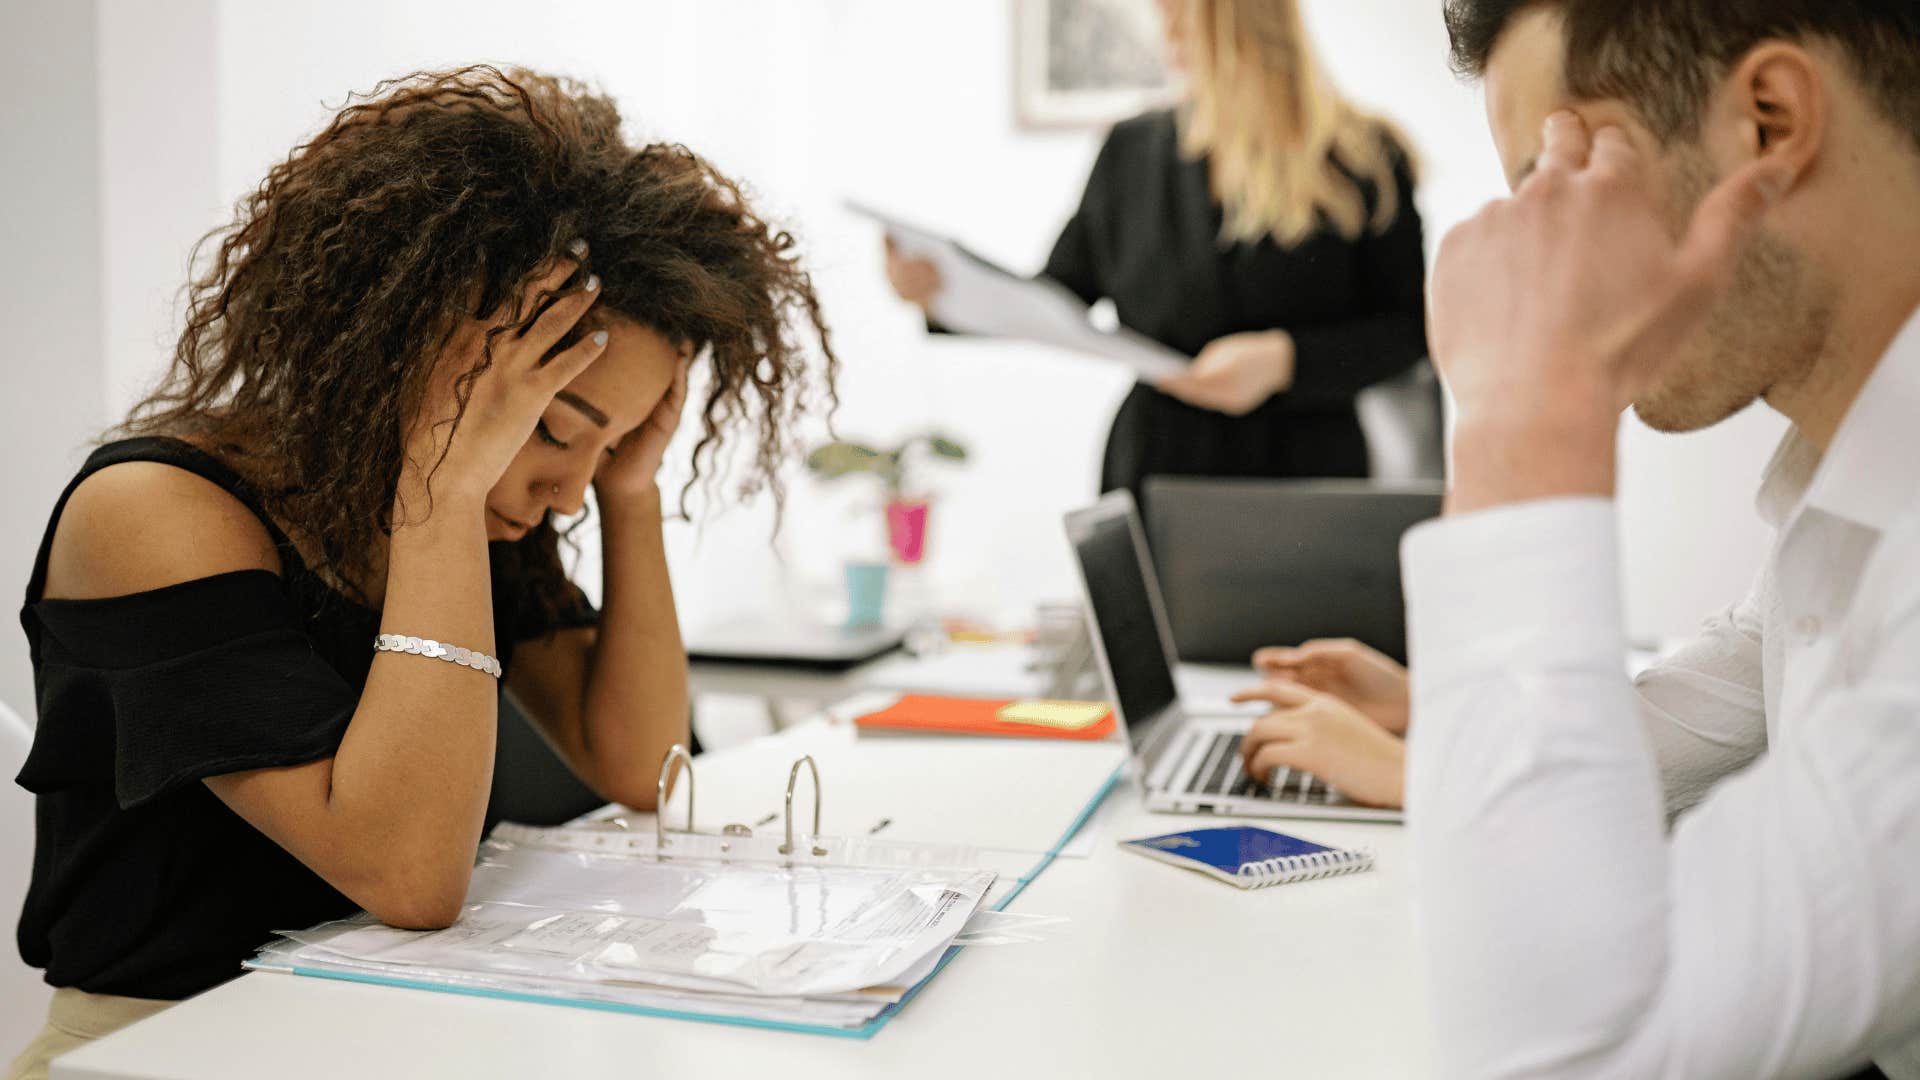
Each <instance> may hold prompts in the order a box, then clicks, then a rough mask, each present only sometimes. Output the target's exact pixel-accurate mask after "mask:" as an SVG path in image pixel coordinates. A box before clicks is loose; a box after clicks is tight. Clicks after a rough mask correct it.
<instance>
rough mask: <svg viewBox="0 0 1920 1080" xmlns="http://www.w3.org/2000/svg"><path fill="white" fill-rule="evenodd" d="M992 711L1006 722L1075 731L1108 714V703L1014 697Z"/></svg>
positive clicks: (1095, 722)
mask: <svg viewBox="0 0 1920 1080" xmlns="http://www.w3.org/2000/svg"><path fill="white" fill-rule="evenodd" d="M995 715H996V716H998V717H999V719H1000V720H1001V721H1003V722H1005V723H1008V724H1035V725H1038V726H1040V727H1051V728H1063V729H1065V730H1068V731H1078V730H1080V729H1081V728H1086V727H1091V726H1093V725H1094V724H1097V723H1099V722H1100V718H1101V717H1103V716H1105V715H1107V706H1106V705H1105V704H1104V703H1103V702H1098V701H1038V700H1036V701H1015V702H1012V703H1010V704H1007V705H1002V706H1001V707H1000V711H999V712H998V713H997V714H995Z"/></svg>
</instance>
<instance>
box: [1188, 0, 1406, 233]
mask: <svg viewBox="0 0 1920 1080" xmlns="http://www.w3.org/2000/svg"><path fill="white" fill-rule="evenodd" d="M1174 17H1175V18H1179V19H1184V20H1185V23H1184V29H1185V31H1186V32H1185V34H1184V35H1183V36H1184V38H1185V49H1186V54H1187V67H1188V71H1189V77H1190V79H1191V82H1192V89H1191V91H1190V93H1189V96H1188V100H1187V104H1186V105H1185V107H1184V108H1183V109H1182V110H1181V131H1180V148H1181V150H1182V151H1183V152H1185V153H1186V154H1188V155H1191V156H1193V157H1196V158H1198V157H1205V158H1206V159H1207V162H1208V167H1209V170H1210V172H1211V173H1212V177H1213V193H1214V196H1215V197H1216V198H1218V199H1219V200H1220V203H1221V207H1222V209H1223V210H1224V211H1225V220H1224V222H1223V224H1222V227H1221V240H1222V241H1224V242H1229V243H1230V242H1234V241H1248V242H1251V241H1255V240H1258V239H1260V238H1261V237H1262V236H1268V235H1271V236H1272V237H1273V238H1274V239H1275V240H1277V241H1278V242H1279V243H1280V244H1282V245H1283V246H1288V247H1291V246H1292V245H1294V244H1297V243H1299V242H1300V241H1302V240H1304V239H1306V238H1307V237H1308V236H1309V235H1310V234H1312V233H1313V232H1314V231H1315V229H1316V228H1317V227H1318V225H1319V219H1320V217H1321V216H1322V215H1324V216H1325V217H1326V220H1327V221H1328V222H1330V223H1331V224H1332V226H1333V228H1334V229H1335V230H1336V231H1338V232H1339V234H1340V235H1341V236H1343V237H1345V238H1346V239H1348V240H1353V239H1356V238H1357V237H1359V235H1360V232H1361V230H1362V229H1363V228H1367V227H1371V228H1372V229H1373V231H1375V232H1382V231H1384V230H1385V229H1386V228H1387V227H1388V226H1389V225H1391V224H1392V223H1393V220H1394V218H1395V217H1397V216H1398V215H1399V213H1400V186H1399V181H1398V178H1397V177H1396V176H1395V172H1394V166H1395V159H1396V156H1397V155H1398V154H1404V155H1406V156H1405V158H1404V160H1405V162H1406V167H1407V168H1408V169H1409V170H1411V169H1412V168H1413V167H1414V166H1413V161H1412V155H1411V151H1409V150H1406V149H1404V147H1405V141H1404V140H1403V139H1402V138H1401V137H1400V133H1399V132H1398V131H1397V130H1396V129H1395V128H1394V126H1393V125H1392V124H1391V123H1390V122H1388V121H1387V120H1385V119H1383V118H1381V117H1378V116H1373V115H1371V114H1368V113H1365V112H1363V111H1361V110H1360V109H1358V108H1355V107H1354V106H1353V105H1352V104H1351V103H1350V102H1348V101H1347V100H1346V99H1345V98H1343V97H1341V96H1340V92H1339V91H1338V90H1337V89H1335V88H1334V85H1333V83H1332V82H1331V81H1330V80H1329V79H1328V78H1327V76H1326V73H1325V72H1324V71H1322V70H1321V67H1320V63H1319V61H1318V59H1317V58H1315V56H1314V54H1313V47H1312V45H1311V43H1310V42H1308V41H1307V36H1306V28H1305V26H1304V25H1303V23H1302V22H1301V19H1300V8H1299V6H1298V4H1297V3H1296V0H1184V2H1183V3H1182V4H1180V5H1178V6H1177V7H1176V8H1175V13H1174ZM1343 169H1344V171H1343ZM1356 179H1357V180H1359V181H1362V182H1365V183H1368V184H1371V185H1372V187H1373V190H1374V192H1375V193H1376V194H1375V201H1374V206H1373V214H1372V217H1371V218H1369V217H1368V214H1367V205H1366V197H1365V194H1364V192H1363V190H1362V188H1361V186H1360V184H1358V183H1356V182H1355V181H1356Z"/></svg>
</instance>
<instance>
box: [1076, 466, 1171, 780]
mask: <svg viewBox="0 0 1920 1080" xmlns="http://www.w3.org/2000/svg"><path fill="white" fill-rule="evenodd" d="M1103 505H1105V504H1103ZM1138 522H1139V518H1138V515H1136V514H1135V513H1134V511H1133V508H1132V503H1131V500H1128V505H1127V510H1126V512H1125V513H1116V514H1103V513H1097V512H1090V513H1086V514H1075V515H1072V516H1071V517H1069V518H1068V526H1067V532H1068V536H1069V538H1070V539H1071V540H1072V541H1073V550H1074V557H1075V558H1077V559H1078V560H1079V561H1080V571H1081V573H1082V574H1083V575H1085V578H1086V584H1087V601H1088V603H1089V604H1091V605H1092V607H1093V621H1094V624H1095V627H1096V629H1097V632H1098V633H1099V635H1100V645H1101V648H1102V649H1103V650H1104V651H1105V653H1106V658H1107V677H1108V678H1109V679H1110V680H1111V683H1112V687H1113V693H1114V696H1115V697H1116V698H1117V699H1118V704H1119V706H1120V716H1121V719H1123V720H1125V721H1126V723H1127V731H1128V734H1129V735H1131V736H1132V739H1133V744H1134V746H1135V747H1136V748H1137V747H1140V746H1142V745H1144V744H1145V743H1146V740H1147V736H1148V735H1149V734H1151V732H1150V730H1149V729H1150V727H1151V726H1152V722H1153V721H1154V720H1156V719H1157V718H1159V717H1160V716H1161V715H1162V714H1163V713H1164V712H1165V711H1166V710H1167V708H1168V707H1169V706H1171V705H1172V704H1173V703H1174V701H1175V700H1176V699H1177V697H1178V691H1177V690H1176V689H1175V688H1174V683H1173V669H1172V665H1171V664H1170V663H1169V661H1168V657H1167V651H1166V647H1165V645H1164V644H1163V642H1164V641H1165V638H1164V636H1163V635H1162V633H1161V628H1160V624H1159V613H1158V612H1157V611H1156V605H1157V603H1158V600H1159V598H1158V597H1157V596H1154V595H1153V592H1152V590H1153V588H1154V586H1153V585H1152V584H1151V583H1150V579H1149V577H1148V576H1147V575H1148V573H1149V572H1150V571H1148V570H1147V569H1146V566H1145V560H1146V554H1147V553H1146V552H1145V551H1144V550H1143V549H1142V546H1141V545H1140V543H1139V542H1138V541H1137V540H1136V539H1135V537H1137V536H1138V535H1139V531H1140V526H1139V524H1138Z"/></svg>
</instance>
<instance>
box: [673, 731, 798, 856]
mask: <svg viewBox="0 0 1920 1080" xmlns="http://www.w3.org/2000/svg"><path fill="white" fill-rule="evenodd" d="M802 765H805V766H806V767H807V770H808V771H809V772H811V773H813V832H812V833H811V834H810V835H812V836H819V835H820V766H818V765H815V764H814V763H813V755H812V754H808V755H806V756H805V757H802V758H800V759H799V760H797V761H795V762H794V763H793V770H792V771H791V772H789V773H787V842H786V843H784V844H781V845H780V854H782V855H792V854H793V786H794V785H795V784H797V783H799V782H800V766H802ZM688 794H689V795H691V794H692V792H688ZM826 853H827V849H826V848H823V847H821V846H820V845H818V844H815V845H813V854H815V855H825V854H826Z"/></svg>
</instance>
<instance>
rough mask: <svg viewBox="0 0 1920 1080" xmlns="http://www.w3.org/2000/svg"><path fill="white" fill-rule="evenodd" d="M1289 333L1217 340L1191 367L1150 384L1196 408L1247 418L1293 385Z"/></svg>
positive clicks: (1265, 332) (1252, 333)
mask: <svg viewBox="0 0 1920 1080" xmlns="http://www.w3.org/2000/svg"><path fill="white" fill-rule="evenodd" d="M1293 364H1294V352H1293V335H1291V334H1289V333H1287V332H1286V331H1285V330H1258V331H1250V332H1247V333H1243V334H1228V335H1227V336H1226V337H1223V338H1215V339H1214V340H1213V341H1212V342H1211V343H1209V344H1208V345H1207V347H1206V348H1204V349H1201V350H1200V355H1199V356H1196V357H1194V359H1193V363H1192V364H1191V365H1190V366H1189V367H1188V368H1187V369H1186V370H1185V371H1182V372H1180V373H1179V374H1177V375H1168V376H1166V377H1164V378H1162V379H1160V380H1158V381H1156V382H1155V383H1154V384H1153V385H1154V388H1155V389H1157V390H1159V391H1160V392H1161V393H1163V394H1166V395H1168V396H1170V397H1174V398H1178V399H1179V400H1181V401H1184V402H1186V403H1187V404H1189V405H1192V406H1194V407H1196V408H1201V409H1212V410H1213V411H1214V412H1219V413H1226V414H1227V415H1228V416H1245V415H1246V414H1248V413H1250V412H1252V411H1253V410H1254V409H1256V408H1259V407H1260V406H1261V405H1264V404H1266V401H1267V399H1268V398H1270V397H1272V396H1273V395H1275V394H1278V393H1281V392H1282V391H1284V390H1286V389H1287V388H1288V387H1290V386H1292V385H1293Z"/></svg>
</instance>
